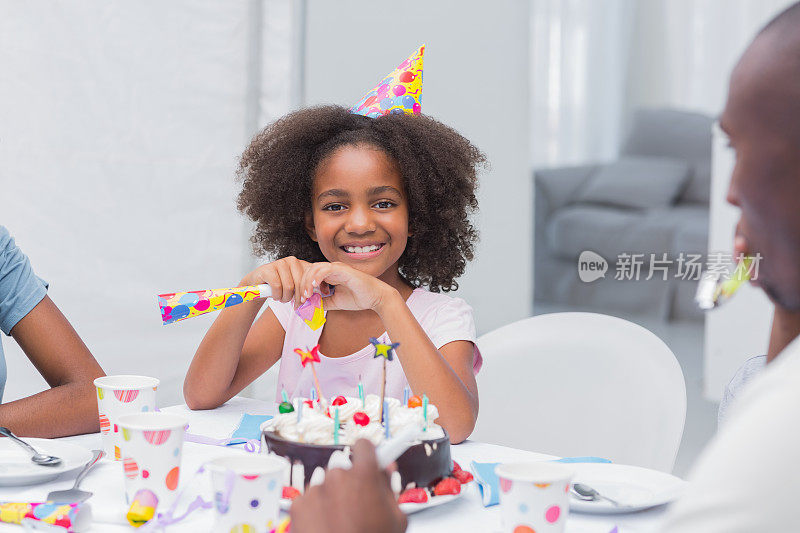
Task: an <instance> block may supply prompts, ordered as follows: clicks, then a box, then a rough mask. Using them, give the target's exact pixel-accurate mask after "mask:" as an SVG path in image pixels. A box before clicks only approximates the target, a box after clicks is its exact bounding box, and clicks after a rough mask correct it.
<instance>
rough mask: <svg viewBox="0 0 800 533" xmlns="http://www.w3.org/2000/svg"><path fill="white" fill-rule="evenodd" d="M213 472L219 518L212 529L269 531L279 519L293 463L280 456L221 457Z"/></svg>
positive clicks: (211, 464)
mask: <svg viewBox="0 0 800 533" xmlns="http://www.w3.org/2000/svg"><path fill="white" fill-rule="evenodd" d="M206 469H207V470H208V471H209V472H210V473H211V487H212V490H213V491H214V497H213V501H214V512H215V514H216V519H215V522H214V528H213V529H212V530H211V531H247V532H252V533H267V532H268V531H269V530H270V529H272V528H274V527H275V526H276V525H277V524H278V522H279V521H280V520H279V513H280V506H279V504H280V498H281V493H282V491H283V479H284V477H285V476H286V475H287V473H288V471H289V462H288V461H287V460H286V459H284V458H283V457H279V456H277V455H262V454H252V455H237V456H225V457H218V458H216V459H213V460H211V461H209V462H208V463H206Z"/></svg>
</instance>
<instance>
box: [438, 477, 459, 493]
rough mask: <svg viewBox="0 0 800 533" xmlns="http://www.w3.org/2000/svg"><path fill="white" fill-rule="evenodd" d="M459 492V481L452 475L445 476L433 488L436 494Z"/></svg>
mask: <svg viewBox="0 0 800 533" xmlns="http://www.w3.org/2000/svg"><path fill="white" fill-rule="evenodd" d="M460 492H461V483H459V481H458V480H457V479H456V478H454V477H446V478H444V479H443V480H441V481H440V482H439V483H437V484H436V486H435V487H434V488H433V493H434V494H435V495H437V496H444V495H446V494H458V493H460Z"/></svg>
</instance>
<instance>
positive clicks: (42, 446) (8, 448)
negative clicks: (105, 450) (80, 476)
mask: <svg viewBox="0 0 800 533" xmlns="http://www.w3.org/2000/svg"><path fill="white" fill-rule="evenodd" d="M23 440H24V441H25V442H28V443H29V444H30V445H31V446H33V447H34V448H36V450H37V451H39V452H40V453H46V454H48V455H55V456H57V457H60V458H61V464H59V465H58V466H40V465H37V464H34V463H33V462H32V461H31V456H30V454H29V453H28V452H27V451H25V450H23V449H22V447H21V446H20V445H19V444H17V443H15V442H13V441H12V440H11V439H9V438H0V486H15V485H35V484H37V483H44V482H46V481H50V480H52V479H55V478H57V477H58V476H60V475H61V474H63V473H64V472H70V471H72V470H75V469H77V468H80V467H82V466H83V465H85V464H86V463H88V462H89V461H90V460H91V458H92V452H91V451H89V450H87V449H85V448H81V447H80V446H76V445H74V444H69V443H66V442H60V441H57V440H48V439H29V438H27V437H26V438H24V439H23Z"/></svg>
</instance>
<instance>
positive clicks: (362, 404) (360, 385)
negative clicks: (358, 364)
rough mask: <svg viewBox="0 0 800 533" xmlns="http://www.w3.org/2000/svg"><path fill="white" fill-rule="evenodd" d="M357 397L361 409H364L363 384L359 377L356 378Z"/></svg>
mask: <svg viewBox="0 0 800 533" xmlns="http://www.w3.org/2000/svg"><path fill="white" fill-rule="evenodd" d="M358 397H359V399H360V400H361V407H364V384H363V383H361V376H358Z"/></svg>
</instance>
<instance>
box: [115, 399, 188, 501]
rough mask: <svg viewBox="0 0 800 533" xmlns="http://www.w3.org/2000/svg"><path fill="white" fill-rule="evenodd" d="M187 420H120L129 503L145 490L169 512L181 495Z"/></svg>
mask: <svg viewBox="0 0 800 533" xmlns="http://www.w3.org/2000/svg"><path fill="white" fill-rule="evenodd" d="M186 423H187V422H186V419H185V418H183V417H180V416H176V415H171V414H167V413H139V414H135V415H123V416H121V417H120V419H119V430H120V436H121V439H120V441H121V442H120V444H121V450H122V470H123V472H124V477H125V499H126V502H127V503H128V504H130V503H131V502H132V501H133V498H134V496H135V495H136V493H137V492H139V490H141V489H147V490H150V491H152V492H153V494H155V496H156V497H157V498H158V508H159V509H166V508H167V507H168V506H169V505H170V504H172V502H173V500H174V498H175V496H176V495H177V489H178V480H179V477H180V471H181V452H182V451H183V435H184V433H185V431H186Z"/></svg>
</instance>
